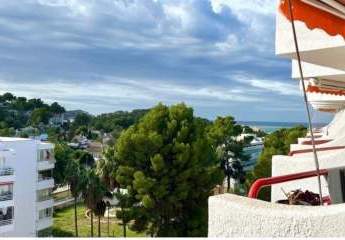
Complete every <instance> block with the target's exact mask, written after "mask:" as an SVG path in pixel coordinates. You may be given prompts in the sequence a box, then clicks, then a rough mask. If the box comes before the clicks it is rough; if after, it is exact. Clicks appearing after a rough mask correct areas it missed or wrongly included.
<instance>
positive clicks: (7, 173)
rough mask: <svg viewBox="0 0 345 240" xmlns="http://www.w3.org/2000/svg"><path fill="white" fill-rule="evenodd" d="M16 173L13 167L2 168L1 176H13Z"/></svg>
mask: <svg viewBox="0 0 345 240" xmlns="http://www.w3.org/2000/svg"><path fill="white" fill-rule="evenodd" d="M13 173H14V169H13V168H11V167H6V168H0V176H11V175H13Z"/></svg>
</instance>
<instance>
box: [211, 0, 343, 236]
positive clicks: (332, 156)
mask: <svg viewBox="0 0 345 240" xmlns="http://www.w3.org/2000/svg"><path fill="white" fill-rule="evenodd" d="M290 3H291V6H292V13H293V19H292V18H291V12H290V8H289V6H290V5H289V0H280V1H278V4H279V5H278V6H277V17H276V54H277V55H278V56H281V57H285V58H289V59H291V61H292V78H293V79H296V80H301V78H300V77H301V75H300V72H299V65H298V61H297V52H296V47H295V42H294V35H293V30H292V24H291V21H292V20H294V24H295V27H296V35H297V42H298V45H299V53H300V57H301V61H302V62H301V65H302V69H303V74H304V80H305V86H306V94H307V99H308V102H309V104H310V105H311V106H312V107H313V108H314V109H315V110H317V111H324V112H331V113H333V114H334V118H333V120H332V121H331V122H330V123H329V124H328V125H327V126H325V127H323V128H322V129H313V133H314V136H315V141H314V142H315V148H316V151H317V155H318V161H319V165H320V169H321V170H320V175H321V189H322V196H323V202H324V205H323V206H296V205H284V204H278V203H276V202H277V201H278V200H281V199H286V196H285V195H284V193H283V191H282V189H284V190H285V191H286V192H289V191H291V190H296V189H301V190H303V191H305V190H309V191H312V192H314V193H319V187H318V186H319V185H318V181H317V177H316V176H317V172H316V171H315V169H316V168H315V159H314V155H313V149H312V140H311V135H310V132H309V133H308V135H307V136H305V137H304V138H300V139H298V143H297V144H292V145H291V146H290V153H289V155H288V156H280V155H279V156H274V157H273V159H272V177H271V178H266V179H259V180H257V181H256V182H255V183H254V184H253V186H252V188H251V190H250V192H249V196H248V197H241V196H236V195H233V194H222V195H217V196H213V197H210V199H209V236H210V237H344V236H345V203H344V202H345V0H291V1H290ZM297 84H299V83H298V81H296V85H297ZM300 85H301V84H300ZM265 186H271V187H272V188H271V189H272V190H271V202H264V201H261V200H258V199H255V198H256V196H257V193H258V191H260V189H261V188H262V187H265Z"/></svg>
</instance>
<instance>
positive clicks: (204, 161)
mask: <svg viewBox="0 0 345 240" xmlns="http://www.w3.org/2000/svg"><path fill="white" fill-rule="evenodd" d="M201 126H202V124H200V121H197V119H196V118H195V117H194V116H193V110H192V108H189V107H187V106H185V105H184V104H178V105H174V106H172V107H167V106H164V105H162V104H159V105H158V106H156V107H155V108H153V109H152V110H151V111H150V112H149V113H148V114H146V115H145V116H144V117H143V118H142V119H141V120H140V121H139V123H138V124H136V125H134V126H132V127H130V128H129V129H127V130H126V131H125V132H123V133H122V134H121V136H120V138H119V139H118V141H117V153H118V170H117V172H116V180H117V182H118V183H120V185H121V187H122V188H126V189H127V190H128V198H129V199H128V201H130V202H132V205H131V207H130V210H131V211H130V212H131V214H133V215H132V217H133V220H134V226H133V229H135V230H138V231H139V230H146V231H147V232H148V233H150V234H151V235H154V236H158V237H165V236H170V237H173V236H185V237H187V236H206V235H207V213H208V212H207V211H208V210H207V199H208V197H209V195H210V193H211V190H212V189H213V188H214V187H215V186H216V184H219V183H220V182H221V181H222V179H223V174H222V172H221V170H220V168H219V162H218V161H217V158H216V156H215V151H214V150H213V148H212V146H211V143H210V141H209V139H208V138H207V136H206V132H205V128H204V127H201Z"/></svg>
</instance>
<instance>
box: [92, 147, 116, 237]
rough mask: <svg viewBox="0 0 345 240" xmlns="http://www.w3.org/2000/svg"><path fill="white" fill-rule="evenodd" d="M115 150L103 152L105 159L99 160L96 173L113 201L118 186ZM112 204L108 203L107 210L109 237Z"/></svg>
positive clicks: (112, 148) (109, 148)
mask: <svg viewBox="0 0 345 240" xmlns="http://www.w3.org/2000/svg"><path fill="white" fill-rule="evenodd" d="M115 157H116V156H115V148H114V147H108V148H107V149H105V150H104V151H103V158H101V159H99V160H98V161H97V164H96V173H97V175H98V176H99V177H100V179H101V181H102V183H103V184H104V186H105V187H106V189H107V191H108V192H107V197H108V198H110V199H112V198H113V196H112V192H113V190H114V188H115V186H117V183H116V181H115V175H114V174H115V172H116V159H115ZM110 207H111V206H110V203H109V202H107V209H108V221H107V229H108V236H109V210H110Z"/></svg>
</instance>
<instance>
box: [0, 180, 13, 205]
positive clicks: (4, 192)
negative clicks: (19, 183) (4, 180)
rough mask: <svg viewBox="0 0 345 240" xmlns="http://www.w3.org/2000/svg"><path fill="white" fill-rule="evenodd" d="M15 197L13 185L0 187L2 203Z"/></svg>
mask: <svg viewBox="0 0 345 240" xmlns="http://www.w3.org/2000/svg"><path fill="white" fill-rule="evenodd" d="M12 196H13V184H6V185H0V201H4V200H10V199H12Z"/></svg>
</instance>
